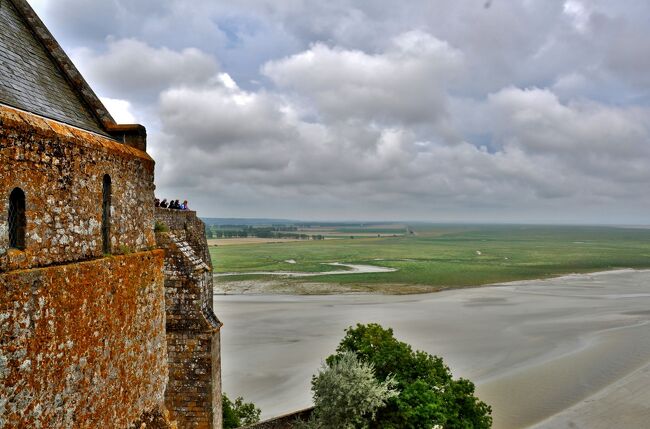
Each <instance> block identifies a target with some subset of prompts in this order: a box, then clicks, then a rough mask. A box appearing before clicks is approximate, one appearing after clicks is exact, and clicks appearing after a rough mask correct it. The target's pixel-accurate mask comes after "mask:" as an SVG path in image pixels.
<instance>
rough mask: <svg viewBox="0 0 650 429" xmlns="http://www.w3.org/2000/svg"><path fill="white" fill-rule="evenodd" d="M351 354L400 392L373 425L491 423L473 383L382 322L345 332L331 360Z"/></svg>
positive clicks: (478, 426) (449, 427)
mask: <svg viewBox="0 0 650 429" xmlns="http://www.w3.org/2000/svg"><path fill="white" fill-rule="evenodd" d="M347 352H352V353H355V354H356V355H357V357H358V358H359V359H361V360H362V361H365V362H368V363H371V364H372V365H373V366H374V369H375V376H376V377H377V379H378V380H379V381H385V380H388V379H391V378H394V380H395V382H396V387H397V389H398V390H399V391H400V393H399V395H398V396H396V397H394V398H391V399H390V400H388V401H387V403H386V405H385V406H383V407H382V408H380V409H379V410H378V411H377V415H376V419H375V421H374V423H372V424H371V426H370V427H372V428H387V429H388V428H390V429H397V428H412V429H416V428H431V427H433V426H435V425H438V426H440V427H443V428H445V429H457V428H458V429H461V428H462V429H483V428H490V427H491V425H492V417H491V408H490V406H488V405H487V404H485V403H484V402H481V401H480V400H479V399H478V398H476V397H475V396H474V384H473V383H472V382H471V381H469V380H465V379H462V378H461V379H458V380H454V379H453V377H452V374H451V371H450V369H449V367H447V366H446V365H445V364H444V362H443V360H442V359H441V358H440V357H437V356H432V355H430V354H428V353H425V352H422V351H414V350H413V349H412V348H411V346H409V345H408V344H406V343H403V342H401V341H398V340H397V339H395V337H394V336H393V330H392V329H384V328H382V327H381V326H380V325H378V324H368V325H361V324H359V325H357V326H356V327H350V328H348V329H347V330H346V335H345V337H344V338H343V340H342V341H341V343H340V344H339V346H338V348H337V354H335V355H332V356H330V357H329V358H327V363H333V362H334V361H335V360H337V359H339V358H340V357H341V356H343V354H344V353H347Z"/></svg>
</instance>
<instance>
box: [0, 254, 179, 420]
mask: <svg viewBox="0 0 650 429" xmlns="http://www.w3.org/2000/svg"><path fill="white" fill-rule="evenodd" d="M163 258H164V252H163V251H161V250H154V251H148V252H140V253H134V254H130V255H122V256H111V257H106V258H101V259H97V260H92V261H86V262H80V263H73V264H67V265H60V266H52V267H45V268H34V269H29V270H16V271H11V272H8V273H4V274H0V427H6V428H27V427H29V428H88V429H95V428H126V427H128V426H129V425H131V424H133V423H134V422H137V421H138V420H139V419H140V417H141V416H143V415H144V416H148V417H147V418H149V420H151V419H152V418H151V416H152V415H154V416H155V415H158V416H160V415H161V414H160V413H161V410H162V406H163V400H164V399H163V398H164V391H165V385H166V383H167V374H168V373H167V362H166V341H165V306H164V305H165V304H164V288H163V281H164V278H163ZM158 420H160V419H158ZM143 421H144V420H143ZM155 427H164V426H155Z"/></svg>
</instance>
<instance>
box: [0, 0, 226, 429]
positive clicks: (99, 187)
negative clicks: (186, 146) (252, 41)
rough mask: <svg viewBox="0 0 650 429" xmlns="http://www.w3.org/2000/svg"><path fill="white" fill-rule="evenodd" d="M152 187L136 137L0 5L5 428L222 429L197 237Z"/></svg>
mask: <svg viewBox="0 0 650 429" xmlns="http://www.w3.org/2000/svg"><path fill="white" fill-rule="evenodd" d="M154 189H155V186H154V161H153V159H151V157H150V156H149V155H148V154H147V152H146V131H145V128H144V127H143V126H141V125H118V124H116V123H115V121H114V120H113V119H112V117H111V115H110V114H109V113H108V111H107V110H106V109H105V107H104V106H103V105H102V103H101V102H100V101H99V99H98V98H97V97H96V96H95V94H94V93H93V91H92V90H91V89H90V87H89V86H88V85H87V83H86V82H85V80H84V79H83V77H82V76H81V75H80V74H79V72H78V71H77V69H76V68H75V67H74V65H73V64H72V63H71V61H70V60H69V59H68V57H67V56H66V54H65V53H64V52H63V51H62V49H61V47H60V46H59V45H58V43H57V42H56V41H55V40H54V38H53V37H52V35H51V34H50V33H49V31H48V30H47V28H46V27H45V26H44V25H43V23H42V22H41V21H40V20H39V18H38V17H37V16H36V15H35V13H34V12H33V10H32V9H31V8H30V6H29V5H28V4H27V2H26V1H25V0H0V428H3V429H4V428H44V429H48V428H142V427H146V428H170V427H177V428H210V429H215V428H220V427H221V381H220V377H221V375H220V344H219V329H220V326H221V323H220V322H219V320H218V319H217V318H216V317H215V315H214V313H213V311H212V275H211V265H210V259H209V255H208V253H207V245H206V243H205V238H204V236H203V224H202V222H201V221H200V220H199V219H198V218H197V217H196V214H195V213H193V212H178V211H171V210H166V209H154V206H153V200H154ZM156 224H158V225H161V226H163V225H164V227H160V228H154V225H156ZM155 230H156V231H155Z"/></svg>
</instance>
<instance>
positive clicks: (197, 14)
mask: <svg viewBox="0 0 650 429" xmlns="http://www.w3.org/2000/svg"><path fill="white" fill-rule="evenodd" d="M30 3H31V4H32V5H33V7H34V8H35V9H36V10H37V12H38V13H39V14H40V16H41V17H42V18H43V20H44V21H45V23H46V24H47V25H48V26H49V28H50V29H51V30H52V32H53V33H54V35H55V36H56V37H57V38H58V39H59V41H60V42H61V44H62V45H63V47H64V49H65V50H66V51H67V52H68V53H69V54H70V56H71V57H72V59H73V61H74V62H75V63H76V64H77V66H78V67H79V69H80V70H81V72H82V73H83V74H84V75H85V76H86V78H87V80H88V81H89V82H90V84H91V86H93V88H94V89H95V90H96V92H97V93H98V95H99V96H100V97H102V99H103V100H104V101H105V103H106V104H107V106H108V108H109V110H111V112H112V113H113V114H114V115H115V117H116V119H118V121H120V122H134V121H135V122H139V123H142V124H144V125H145V126H146V127H147V129H148V131H149V147H150V152H151V153H152V155H153V156H154V157H155V159H156V160H157V167H156V168H157V169H156V182H157V186H158V190H157V193H158V195H159V196H160V197H166V198H172V197H173V198H180V199H181V200H182V199H184V198H187V199H188V200H189V201H190V204H191V206H192V208H195V209H198V210H199V212H200V214H201V215H203V216H219V217H284V218H291V219H348V220H351V219H357V220H399V219H402V220H433V221H462V222H467V221H486V222H513V221H514V222H539V223H542V222H553V223H555V222H563V223H583V222H584V223H631V224H648V223H650V221H649V219H650V26H649V25H648V22H650V2H648V1H647V0H626V1H624V2H617V1H611V0H491V1H490V0H487V1H486V0H409V1H406V2H395V1H389V0H357V1H352V0H329V1H320V0H318V1H317V0H238V1H225V0H224V1H216V0H191V1H190V0H137V1H133V0H31V1H30Z"/></svg>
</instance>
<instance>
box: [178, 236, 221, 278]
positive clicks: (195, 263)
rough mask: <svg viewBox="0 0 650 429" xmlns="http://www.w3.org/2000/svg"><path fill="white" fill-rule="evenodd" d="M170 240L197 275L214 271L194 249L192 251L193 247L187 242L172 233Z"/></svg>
mask: <svg viewBox="0 0 650 429" xmlns="http://www.w3.org/2000/svg"><path fill="white" fill-rule="evenodd" d="M169 239H170V241H171V242H172V243H173V244H174V245H175V246H176V248H177V249H178V251H179V252H181V253H182V254H183V256H184V257H185V258H186V259H187V260H188V261H189V262H190V264H191V266H192V267H193V271H194V272H195V273H197V274H200V273H204V272H206V271H208V272H209V271H212V269H211V268H210V266H209V265H208V264H207V263H206V262H205V261H204V260H203V258H201V257H200V256H198V255H197V254H196V252H195V251H194V249H192V246H190V245H189V244H188V243H187V241H184V240H182V239H180V238H178V237H177V236H176V235H174V234H173V233H171V232H170V233H169Z"/></svg>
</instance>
